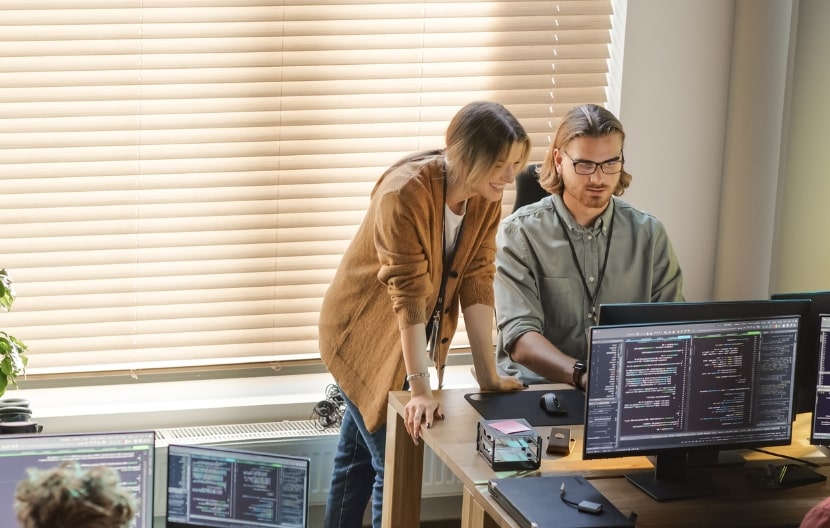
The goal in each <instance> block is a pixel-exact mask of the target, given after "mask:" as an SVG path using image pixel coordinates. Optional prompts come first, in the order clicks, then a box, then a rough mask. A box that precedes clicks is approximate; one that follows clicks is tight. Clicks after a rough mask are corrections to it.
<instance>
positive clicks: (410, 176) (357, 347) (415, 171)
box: [319, 151, 501, 432]
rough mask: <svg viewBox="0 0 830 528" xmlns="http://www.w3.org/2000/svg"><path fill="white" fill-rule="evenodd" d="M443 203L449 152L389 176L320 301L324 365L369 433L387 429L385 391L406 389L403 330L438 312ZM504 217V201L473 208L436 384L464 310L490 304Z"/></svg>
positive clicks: (452, 276) (474, 201)
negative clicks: (502, 208) (502, 204)
mask: <svg viewBox="0 0 830 528" xmlns="http://www.w3.org/2000/svg"><path fill="white" fill-rule="evenodd" d="M444 202H445V199H444V156H443V151H435V152H430V153H428V154H426V155H425V156H424V157H422V158H420V159H418V160H412V161H409V162H407V163H404V164H400V165H396V166H394V167H392V168H391V169H389V170H388V171H387V172H386V173H385V174H384V175H383V176H382V177H381V178H380V180H379V181H378V182H377V184H376V185H375V188H374V190H373V191H372V195H371V202H370V204H369V209H368V211H367V213H366V216H365V218H364V220H363V222H362V224H361V225H360V227H359V229H358V231H357V233H356V234H355V236H354V238H353V240H352V242H351V244H350V245H349V247H348V249H347V250H346V253H345V254H344V256H343V259H342V261H341V262H340V266H339V267H338V269H337V272H336V274H335V276H334V279H333V281H332V282H331V284H330V286H329V288H328V291H327V292H326V295H325V297H324V299H323V305H322V308H321V311H320V323H319V336H320V341H319V344H320V354H321V357H322V359H323V362H324V363H325V364H326V367H327V368H328V370H329V372H330V373H331V374H332V375H333V376H334V378H335V380H336V382H337V383H338V385H340V388H341V389H342V390H343V392H344V393H345V394H346V396H348V397H349V399H350V400H351V401H352V402H353V403H354V404H355V405H356V406H357V408H358V409H359V410H360V413H361V415H362V417H363V420H364V422H365V424H366V427H367V428H368V429H369V430H370V431H372V432H374V431H376V430H377V429H378V428H379V427H381V426H382V425H383V424H384V423H386V403H387V398H388V393H389V391H391V390H401V388H402V387H403V385H404V380H405V377H406V369H405V365H404V361H403V350H402V346H401V337H400V330H402V329H404V328H408V327H409V326H412V325H414V324H418V323H425V324H426V322H427V319H428V317H429V315H430V314H431V312H432V310H433V308H434V307H435V303H436V300H437V297H438V290H439V289H440V284H441V274H442V271H443V260H442V253H443V244H442V231H443V217H444ZM500 218H501V203H500V202H499V201H496V202H490V201H487V200H485V199H484V198H482V197H480V196H475V197H473V198H470V199H469V200H468V201H467V212H466V214H465V216H464V224H463V227H462V230H461V234H460V236H459V239H458V241H457V243H456V253H455V258H454V260H453V262H452V265H451V267H450V268H451V269H450V270H449V272H448V273H449V274H448V280H447V285H446V295H445V299H446V301H445V305H444V306H445V309H444V313H443V314H442V316H443V318H444V319H443V321H442V324H441V335H440V336H439V344H440V346H439V348H438V350H437V351H436V353H435V365H436V369H437V372H438V377H439V384H440V383H441V381H442V378H443V368H444V365H445V364H446V358H447V351H448V350H449V346H450V342H451V340H452V336H453V334H454V333H455V330H456V327H457V325H458V316H459V307H460V306H464V307H466V306H471V305H473V304H485V305H488V306H494V299H493V277H494V274H495V264H494V260H495V253H496V247H495V237H496V230H497V228H498V222H499V219H500ZM459 300H460V304H459Z"/></svg>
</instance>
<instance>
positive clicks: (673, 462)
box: [625, 453, 712, 501]
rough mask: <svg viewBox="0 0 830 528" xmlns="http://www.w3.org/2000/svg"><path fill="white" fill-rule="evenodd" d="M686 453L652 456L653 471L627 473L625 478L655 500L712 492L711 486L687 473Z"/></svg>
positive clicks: (696, 495) (697, 495)
mask: <svg viewBox="0 0 830 528" xmlns="http://www.w3.org/2000/svg"><path fill="white" fill-rule="evenodd" d="M687 467H688V464H687V454H686V453H672V454H661V455H657V456H656V457H655V458H654V471H643V472H637V473H629V474H627V475H625V478H626V479H628V481H629V482H631V483H632V484H634V485H635V486H637V487H638V488H640V489H641V490H643V491H644V492H646V493H647V494H649V495H650V496H651V497H652V498H653V499H655V500H657V501H666V500H675V499H686V498H690V497H700V496H703V495H708V494H710V493H712V490H711V486H707V485H706V483H705V482H696V481H694V480H693V479H690V478H689V476H688V474H687V471H686V470H687Z"/></svg>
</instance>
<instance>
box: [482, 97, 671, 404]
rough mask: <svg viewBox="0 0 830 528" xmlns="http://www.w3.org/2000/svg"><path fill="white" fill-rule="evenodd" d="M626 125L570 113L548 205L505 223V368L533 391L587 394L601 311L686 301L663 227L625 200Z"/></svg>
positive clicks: (544, 180)
mask: <svg viewBox="0 0 830 528" xmlns="http://www.w3.org/2000/svg"><path fill="white" fill-rule="evenodd" d="M624 140H625V132H624V131H623V127H622V123H620V121H619V120H618V119H617V118H616V117H615V116H614V115H613V114H612V113H611V112H609V111H608V110H606V109H604V108H602V107H600V106H596V105H591V104H588V105H582V106H578V107H575V108H573V109H571V110H570V111H569V112H568V114H567V115H566V116H565V117H564V118H563V120H562V122H561V123H560V125H559V129H558V130H557V133H556V136H555V138H554V140H553V143H552V144H551V147H550V150H549V151H548V154H547V156H546V157H545V160H544V163H543V164H541V165H532V166H530V167H529V168H528V169H527V170H531V171H537V172H538V179H539V185H540V186H541V187H542V188H543V189H545V190H546V191H547V192H548V193H550V196H547V197H545V198H542V199H541V200H539V201H537V202H535V203H532V204H529V205H526V206H524V207H521V208H520V209H518V210H517V211H515V212H514V213H513V214H511V215H510V216H508V217H507V218H505V219H504V220H502V222H501V224H500V226H499V231H498V235H497V239H496V243H497V247H498V250H497V253H496V269H497V271H496V281H495V296H496V319H497V323H498V329H499V336H498V345H497V355H498V363H499V365H500V367H501V368H502V369H503V370H504V371H505V372H506V373H507V374H511V375H514V376H517V377H518V378H519V379H521V380H522V381H523V382H524V383H526V384H534V383H550V382H558V383H571V384H573V385H574V386H576V387H577V388H580V389H584V387H585V382H586V381H587V379H586V375H587V374H586V373H587V369H586V359H587V353H588V338H587V335H588V330H589V328H590V327H591V326H592V325H595V324H596V322H597V321H596V317H597V308H598V306H599V305H600V304H601V303H622V302H652V301H683V300H684V298H683V292H682V286H683V278H682V273H681V270H680V264H679V263H678V261H677V257H676V255H675V253H674V250H673V249H672V245H671V242H670V241H669V237H668V234H667V233H666V229H665V227H664V226H663V224H662V223H661V222H660V221H659V220H658V219H657V218H655V217H654V216H652V215H650V214H648V213H646V212H643V211H640V210H638V209H635V208H634V207H632V206H631V205H630V204H628V203H626V202H624V201H623V200H621V199H620V198H618V197H619V196H621V195H622V194H623V192H625V189H626V188H627V187H628V185H629V184H630V183H631V175H630V174H629V173H628V172H626V171H625V167H624V164H625V157H624V155H623V143H624Z"/></svg>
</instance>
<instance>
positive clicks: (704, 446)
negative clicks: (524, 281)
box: [583, 316, 799, 500]
mask: <svg viewBox="0 0 830 528" xmlns="http://www.w3.org/2000/svg"><path fill="white" fill-rule="evenodd" d="M798 325H799V317H798V316H789V317H772V318H760V319H733V320H720V321H708V322H700V321H693V322H674V323H659V324H649V325H621V326H595V327H593V328H592V329H591V338H590V357H589V368H588V387H587V390H586V402H585V436H584V441H583V458H585V459H593V458H609V457H623V456H642V455H653V456H654V469H653V471H644V472H635V473H631V474H630V475H626V478H628V479H629V480H630V481H631V482H633V483H634V484H636V485H637V486H638V487H640V488H641V489H642V490H643V491H645V492H646V493H648V494H649V495H651V496H652V497H653V498H655V499H657V500H667V499H676V498H683V497H689V496H695V495H702V494H706V493H708V492H711V488H704V487H700V486H699V485H698V484H699V483H698V482H697V481H696V480H694V479H690V478H687V476H688V471H687V469H688V465H689V464H690V462H692V459H693V458H694V457H695V455H704V458H705V459H708V460H709V461H711V462H713V463H715V461H716V460H717V458H715V457H713V456H712V454H713V453H714V454H717V453H718V452H719V451H721V450H737V449H750V448H760V447H770V446H779V445H788V444H790V442H791V440H792V420H791V415H792V406H793V379H794V375H795V357H796V349H797V339H798Z"/></svg>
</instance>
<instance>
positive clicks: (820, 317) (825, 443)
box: [810, 312, 830, 447]
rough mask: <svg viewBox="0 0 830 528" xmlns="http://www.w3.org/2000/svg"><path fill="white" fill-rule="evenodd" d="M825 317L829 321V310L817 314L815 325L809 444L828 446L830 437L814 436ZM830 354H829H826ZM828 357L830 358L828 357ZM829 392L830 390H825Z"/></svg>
mask: <svg viewBox="0 0 830 528" xmlns="http://www.w3.org/2000/svg"><path fill="white" fill-rule="evenodd" d="M823 319H827V320H828V322H830V312H827V313H820V314H819V315H818V324H817V326H816V393H815V394H816V395H815V402H814V407H813V413H812V415H811V416H810V445H814V446H822V447H828V446H830V438H816V421H817V418H818V414H817V412H816V411H817V409H818V403H819V390H818V387H819V385H820V380H821V369H820V368H819V359H820V358H821V329H822V327H823V326H824V325H823V324H822V320H823ZM828 356H830V354H828ZM828 359H830V358H828ZM827 392H828V393H830V391H827Z"/></svg>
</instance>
